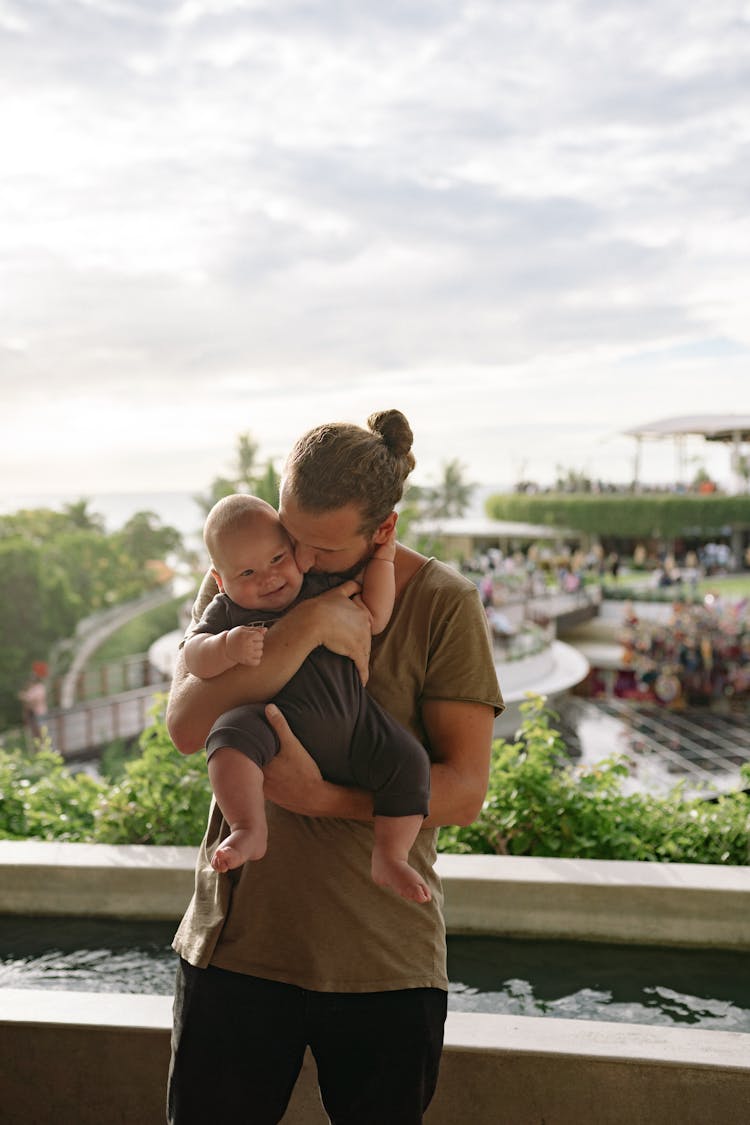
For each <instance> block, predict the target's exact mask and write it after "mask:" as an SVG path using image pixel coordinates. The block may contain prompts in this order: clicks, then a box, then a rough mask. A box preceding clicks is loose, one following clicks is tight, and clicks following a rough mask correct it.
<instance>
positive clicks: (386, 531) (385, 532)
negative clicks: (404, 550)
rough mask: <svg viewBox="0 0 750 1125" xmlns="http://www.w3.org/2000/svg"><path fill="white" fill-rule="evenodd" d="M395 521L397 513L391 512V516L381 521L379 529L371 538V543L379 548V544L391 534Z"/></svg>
mask: <svg viewBox="0 0 750 1125" xmlns="http://www.w3.org/2000/svg"><path fill="white" fill-rule="evenodd" d="M397 520H398V512H391V514H390V515H389V516H386V518H385V519H384V520H383V522H382V523H381V525H380V527H379V528H378V529H377V531H376V532H375V534H374V536H373V540H372V541H373V543H375V545H376V546H378V547H379V546H380V544H381V543H385V541H386V539H387V538H388V536H389V535H390V534H391V532H392V531H393V529H394V527H395V526H396V521H397Z"/></svg>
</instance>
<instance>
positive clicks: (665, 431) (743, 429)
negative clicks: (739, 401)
mask: <svg viewBox="0 0 750 1125" xmlns="http://www.w3.org/2000/svg"><path fill="white" fill-rule="evenodd" d="M624 432H625V434H626V435H627V436H628V437H645V438H649V437H650V438H667V437H681V436H683V435H687V434H698V435H700V436H702V437H704V438H706V439H707V440H708V441H733V440H734V437H735V435H736V434H738V435H739V438H740V441H750V414H686V415H683V416H681V417H678V418H662V419H661V420H659V421H657V422H647V423H646V424H645V425H643V426H636V427H634V428H633V429H632V430H625V431H624Z"/></svg>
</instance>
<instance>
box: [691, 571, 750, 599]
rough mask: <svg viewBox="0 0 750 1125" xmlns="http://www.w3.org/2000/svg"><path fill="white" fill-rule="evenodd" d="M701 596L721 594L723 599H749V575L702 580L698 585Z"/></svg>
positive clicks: (731, 575)
mask: <svg viewBox="0 0 750 1125" xmlns="http://www.w3.org/2000/svg"><path fill="white" fill-rule="evenodd" d="M698 590H699V591H700V593H701V594H717V593H718V594H721V595H722V597H725V598H750V574H748V573H745V574H727V575H722V576H717V577H715V578H704V579H703V581H702V582H699V583H698Z"/></svg>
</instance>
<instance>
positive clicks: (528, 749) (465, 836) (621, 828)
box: [439, 698, 750, 865]
mask: <svg viewBox="0 0 750 1125" xmlns="http://www.w3.org/2000/svg"><path fill="white" fill-rule="evenodd" d="M521 709H522V711H523V713H524V719H523V722H522V724H521V729H520V731H519V732H518V735H517V741H515V742H512V743H509V742H506V741H504V740H499V741H498V742H496V743H495V746H494V749H493V756H492V765H491V771H490V783H489V788H488V792H487V798H486V800H485V802H484V807H483V808H482V811H481V813H480V815H479V817H478V818H477V820H476V821H475V822H474V824H472V825H470V826H469V827H468V828H452V827H450V828H444V829H442V830H441V833H440V841H439V849H440V850H441V851H450V852H475V853H476V852H479V853H490V854H498V855H533V856H558V857H568V858H576V859H625V860H651V861H654V860H656V861H671V862H675V863H677V862H679V863H718V864H735V865H742V864H746V863H747V862H748V840H749V836H748V829H749V826H750V798H748V795H747V794H746V793H743V792H737V793H731V794H728V795H726V796H721V797H718V798H714V799H712V800H710V801H709V800H705V799H702V798H700V797H687V796H686V795H685V793H684V787H683V786H682V785H676V786H675V787H674V788H673V789H672V790H671V791H670V792H669V794H667V796H665V797H655V796H653V795H652V794H649V793H633V794H627V795H626V794H624V793H623V792H622V781H623V778H624V777H626V776H627V774H628V766H627V764H626V763H625V762H624V760H623V759H621V758H609V759H606V760H604V761H602V762H600V763H598V764H597V765H596V766H595V767H593V768H591V769H570V768H566V763H567V756H566V752H565V744H564V742H563V740H562V738H561V736H560V734H559V733H558V732H557V731H556V730H555V729H554V727H553V725H552V719H553V713H552V712H550V711H548V710H545V708H544V704H543V701H542V700H541V699H538V698H537V699H531V700H530V701H529V702H527V703H525V704H522V706H521ZM743 776H744V778H745V779H746V781H748V782H750V770H748V768H747V767H744V768H743Z"/></svg>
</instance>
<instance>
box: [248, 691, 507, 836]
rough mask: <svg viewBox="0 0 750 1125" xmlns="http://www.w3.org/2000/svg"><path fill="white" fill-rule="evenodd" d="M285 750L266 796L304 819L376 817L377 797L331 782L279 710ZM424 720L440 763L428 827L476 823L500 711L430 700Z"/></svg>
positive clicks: (268, 773) (270, 772)
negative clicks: (494, 728)
mask: <svg viewBox="0 0 750 1125" xmlns="http://www.w3.org/2000/svg"><path fill="white" fill-rule="evenodd" d="M267 717H268V720H269V722H270V723H271V724H272V726H273V727H274V729H275V730H276V733H277V734H278V736H279V741H280V743H281V750H280V751H279V753H278V754H277V755H276V757H275V758H274V759H273V761H272V762H271V763H270V764H269V765H268V766H266V768H265V770H264V771H263V772H264V775H265V785H264V789H265V794H266V796H267V797H268V799H269V800H271V801H274V802H275V803H276V804H277V805H281V806H282V808H285V809H288V810H289V811H290V812H296V813H301V814H302V815H303V816H336V817H345V818H346V819H348V820H371V819H372V794H371V793H369V792H366V791H365V790H363V789H354V788H351V789H350V788H348V787H344V786H341V785H334V784H333V783H332V782H329V781H325V780H324V779H323V778H322V777H321V774H320V770H319V769H318V767H317V766H316V765H315V763H314V762H313V760H312V758H311V757H310V755H309V754H308V753H307V751H306V750H305V749H304V747H303V746H302V744H301V742H299V740H298V739H297V738H295V736H294V735H293V734H292V732H291V731H290V729H289V726H288V725H287V723H286V720H285V719H284V717H283V715H281V713H280V712H279V710H278V708H273V709H272V710H271V711H268V712H267ZM422 719H423V722H424V725H425V729H426V731H427V736H428V738H429V741H430V746H431V747H432V751H433V754H434V756H435V759H436V761H434V762H433V765H432V770H431V772H430V815H429V817H427V819H426V820H425V824H426V825H428V826H430V827H433V828H436V827H439V826H441V825H443V824H471V823H472V821H473V820H475V819H476V817H477V815H478V813H479V810H480V809H481V807H482V802H483V801H484V797H485V793H486V792H487V781H488V778H489V769H490V755H491V750H492V727H493V723H494V719H495V712H494V709H493V708H492V707H490V706H488V705H487V704H485V703H466V702H463V701H459V700H452V699H435V700H428V701H426V702H425V704H424V706H423V709H422Z"/></svg>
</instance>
